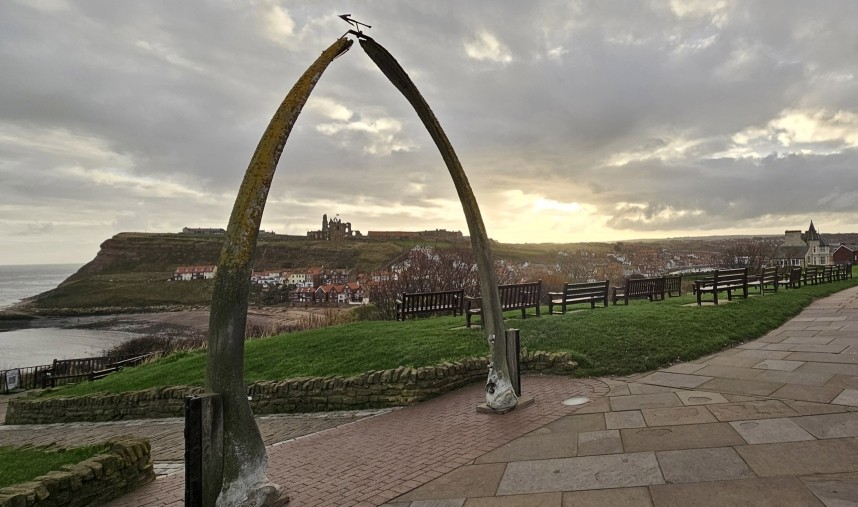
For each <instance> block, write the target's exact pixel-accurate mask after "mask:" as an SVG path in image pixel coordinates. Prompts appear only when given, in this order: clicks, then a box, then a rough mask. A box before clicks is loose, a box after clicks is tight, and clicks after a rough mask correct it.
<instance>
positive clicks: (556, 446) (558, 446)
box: [475, 433, 578, 464]
mask: <svg viewBox="0 0 858 507" xmlns="http://www.w3.org/2000/svg"><path fill="white" fill-rule="evenodd" d="M577 442H578V438H577V436H576V434H575V433H543V434H534V433H530V434H528V435H525V436H523V437H521V438H516V439H515V440H513V441H512V442H509V443H507V444H504V445H502V446H500V447H498V448H497V449H495V450H493V451H489V452H487V453H485V454H483V455H482V456H480V457H479V458H477V459H476V461H475V463H476V464H483V463H509V462H510V461H522V460H528V459H540V458H568V457H572V456H576V455H577V452H578V446H577Z"/></svg>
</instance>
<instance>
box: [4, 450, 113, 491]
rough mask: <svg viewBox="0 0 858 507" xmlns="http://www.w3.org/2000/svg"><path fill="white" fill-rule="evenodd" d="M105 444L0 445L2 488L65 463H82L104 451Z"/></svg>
mask: <svg viewBox="0 0 858 507" xmlns="http://www.w3.org/2000/svg"><path fill="white" fill-rule="evenodd" d="M105 450H107V447H106V446H104V445H95V446H86V447H74V448H71V449H59V450H56V449H40V448H20V447H0V488H5V487H6V486H11V485H13V484H20V483H22V482H29V481H31V480H33V479H35V478H36V477H38V476H40V475H45V474H46V473H48V472H50V471H52V470H59V469H60V467H61V466H63V465H70V464H73V463H80V462H81V461H84V460H86V459H89V458H91V457H93V456H95V455H96V454H99V453H101V452H104V451H105Z"/></svg>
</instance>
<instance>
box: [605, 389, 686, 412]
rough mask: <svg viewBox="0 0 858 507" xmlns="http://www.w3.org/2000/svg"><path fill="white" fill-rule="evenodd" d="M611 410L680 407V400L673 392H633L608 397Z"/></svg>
mask: <svg viewBox="0 0 858 507" xmlns="http://www.w3.org/2000/svg"><path fill="white" fill-rule="evenodd" d="M610 402H611V410H613V411H614V412H621V411H623V410H640V409H643V408H667V407H681V406H682V402H681V401H679V398H678V397H677V396H676V394H674V393H657V394H633V395H631V396H615V397H613V398H610Z"/></svg>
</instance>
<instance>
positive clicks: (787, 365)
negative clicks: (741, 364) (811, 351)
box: [753, 359, 804, 371]
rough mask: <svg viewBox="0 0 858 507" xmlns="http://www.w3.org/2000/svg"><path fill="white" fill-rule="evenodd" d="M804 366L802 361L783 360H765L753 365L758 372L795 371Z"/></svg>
mask: <svg viewBox="0 0 858 507" xmlns="http://www.w3.org/2000/svg"><path fill="white" fill-rule="evenodd" d="M800 366H804V362H803V361H788V360H785V359H766V360H764V361H760V362H759V363H758V364H755V365H754V366H753V367H754V368H757V369H760V370H778V371H795V370H796V369H797V368H798V367H800Z"/></svg>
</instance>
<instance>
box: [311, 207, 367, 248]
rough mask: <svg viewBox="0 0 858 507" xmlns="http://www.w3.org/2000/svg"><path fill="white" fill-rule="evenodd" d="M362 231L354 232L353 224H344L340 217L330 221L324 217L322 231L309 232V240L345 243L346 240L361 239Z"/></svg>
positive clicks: (326, 216)
mask: <svg viewBox="0 0 858 507" xmlns="http://www.w3.org/2000/svg"><path fill="white" fill-rule="evenodd" d="M361 236H362V235H361V233H360V231H355V230H352V223H351V222H343V221H342V220H340V217H339V215H337V216H336V217H334V218H332V219H331V220H330V221H329V220H328V215H327V214H325V215H322V229H321V230H318V231H307V239H317V240H323V241H343V240H346V239H352V238H359V237H361Z"/></svg>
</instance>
